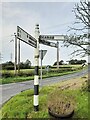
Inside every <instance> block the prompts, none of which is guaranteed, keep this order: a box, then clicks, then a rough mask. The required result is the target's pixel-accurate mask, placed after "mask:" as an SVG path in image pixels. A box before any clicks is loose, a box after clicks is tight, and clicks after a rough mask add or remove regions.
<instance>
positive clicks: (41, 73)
mask: <svg viewBox="0 0 90 120" xmlns="http://www.w3.org/2000/svg"><path fill="white" fill-rule="evenodd" d="M40 53H41V55H40V56H41V80H42V60H43V50H41V52H40Z"/></svg>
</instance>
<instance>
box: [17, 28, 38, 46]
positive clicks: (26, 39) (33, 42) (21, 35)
mask: <svg viewBox="0 0 90 120" xmlns="http://www.w3.org/2000/svg"><path fill="white" fill-rule="evenodd" d="M17 38H18V39H20V40H22V41H23V42H26V43H27V44H29V45H31V46H33V47H36V46H37V40H36V39H35V38H34V37H32V36H31V35H30V34H28V33H27V32H26V31H24V30H23V29H22V28H20V27H19V26H17Z"/></svg>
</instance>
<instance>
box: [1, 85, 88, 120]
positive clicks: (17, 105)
mask: <svg viewBox="0 0 90 120" xmlns="http://www.w3.org/2000/svg"><path fill="white" fill-rule="evenodd" d="M56 89H60V88H58V85H52V86H47V87H43V88H41V89H40V93H39V111H38V112H34V110H33V94H34V93H33V92H34V91H33V90H27V91H24V92H21V93H20V94H18V95H16V96H14V97H13V98H11V100H9V101H8V102H7V103H5V105H4V106H3V107H2V108H1V112H2V117H3V118H7V119H8V118H18V119H20V118H24V119H27V118H49V117H50V116H49V114H48V109H47V103H48V96H49V94H50V93H51V92H52V91H54V90H56ZM65 94H69V95H74V96H75V99H76V107H75V114H74V116H73V118H88V92H83V91H81V90H80V89H77V90H69V89H67V90H65Z"/></svg>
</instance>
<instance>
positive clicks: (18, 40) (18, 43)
mask: <svg viewBox="0 0 90 120" xmlns="http://www.w3.org/2000/svg"><path fill="white" fill-rule="evenodd" d="M19 72H20V40H18V73H19Z"/></svg>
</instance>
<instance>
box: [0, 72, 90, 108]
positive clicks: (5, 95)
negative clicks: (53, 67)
mask: <svg viewBox="0 0 90 120" xmlns="http://www.w3.org/2000/svg"><path fill="white" fill-rule="evenodd" d="M87 73H88V70H83V71H81V72H78V73H73V74H69V75H64V76H59V77H52V78H46V79H43V80H42V81H41V80H40V81H39V82H40V84H39V85H40V87H42V86H45V85H50V84H54V83H58V82H60V81H62V80H69V79H72V78H76V77H81V76H83V75H85V74H87ZM33 88H34V81H33V80H30V81H26V82H18V83H11V84H4V85H0V94H1V96H2V97H1V98H0V107H1V106H2V105H3V104H4V103H5V102H6V101H8V100H9V99H10V98H11V97H12V96H14V95H16V94H18V93H20V92H21V91H24V90H27V89H33Z"/></svg>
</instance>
